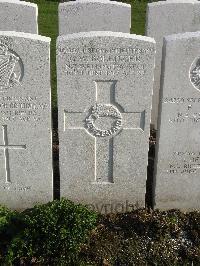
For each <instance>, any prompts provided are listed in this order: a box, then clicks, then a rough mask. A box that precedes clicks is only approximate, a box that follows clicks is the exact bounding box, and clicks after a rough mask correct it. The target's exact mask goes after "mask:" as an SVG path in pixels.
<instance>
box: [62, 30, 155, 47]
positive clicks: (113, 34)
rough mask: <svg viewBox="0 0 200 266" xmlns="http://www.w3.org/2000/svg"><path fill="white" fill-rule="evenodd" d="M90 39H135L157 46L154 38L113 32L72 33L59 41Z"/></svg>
mask: <svg viewBox="0 0 200 266" xmlns="http://www.w3.org/2000/svg"><path fill="white" fill-rule="evenodd" d="M83 37H85V38H90V37H116V38H126V39H133V40H141V41H145V42H149V43H152V44H156V42H155V40H154V38H151V37H146V36H142V35H136V34H129V33H123V32H112V31H90V32H79V33H72V34H67V35H61V36H58V38H57V42H58V41H64V40H69V39H78V38H83Z"/></svg>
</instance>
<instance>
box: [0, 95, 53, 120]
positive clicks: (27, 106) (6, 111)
mask: <svg viewBox="0 0 200 266" xmlns="http://www.w3.org/2000/svg"><path fill="white" fill-rule="evenodd" d="M48 108H49V106H48V104H47V103H45V102H40V99H39V97H33V96H26V97H22V96H0V119H1V121H2V122H6V121H11V122H14V121H22V122H30V121H40V120H42V112H44V111H45V110H46V109H48Z"/></svg>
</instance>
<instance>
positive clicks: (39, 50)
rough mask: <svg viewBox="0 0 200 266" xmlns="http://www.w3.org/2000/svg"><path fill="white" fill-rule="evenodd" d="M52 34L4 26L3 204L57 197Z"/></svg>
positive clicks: (0, 47)
mask: <svg viewBox="0 0 200 266" xmlns="http://www.w3.org/2000/svg"><path fill="white" fill-rule="evenodd" d="M49 54H50V38H46V37H42V36H39V35H34V34H25V33H16V32H0V204H2V205H6V206H8V207H10V208H13V209H20V210H21V209H25V208H30V207H33V206H34V205H35V204H37V203H46V202H48V201H51V200H52V198H53V185H52V182H53V177H52V149H51V145H52V143H51V104H50V100H51V87H50V59H49Z"/></svg>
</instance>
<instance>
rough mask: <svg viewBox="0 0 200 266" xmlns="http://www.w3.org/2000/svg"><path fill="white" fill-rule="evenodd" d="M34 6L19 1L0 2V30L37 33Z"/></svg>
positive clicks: (35, 7)
mask: <svg viewBox="0 0 200 266" xmlns="http://www.w3.org/2000/svg"><path fill="white" fill-rule="evenodd" d="M37 17H38V8H37V5H36V4H33V3H27V2H23V1H19V0H1V1H0V30H3V31H17V32H27V33H35V34H37V33H38V23H37Z"/></svg>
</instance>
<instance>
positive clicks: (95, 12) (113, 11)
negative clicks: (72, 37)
mask: <svg viewBox="0 0 200 266" xmlns="http://www.w3.org/2000/svg"><path fill="white" fill-rule="evenodd" d="M58 14H59V35H65V34H69V33H77V32H88V31H114V32H127V33H129V32H130V27H131V6H130V5H128V4H124V3H119V2H111V1H103V0H96V1H93V0H80V1H76V2H66V3H61V4H59V11H58Z"/></svg>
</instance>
